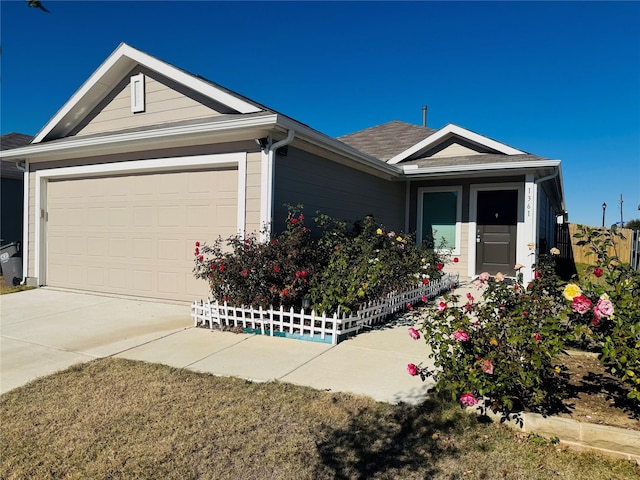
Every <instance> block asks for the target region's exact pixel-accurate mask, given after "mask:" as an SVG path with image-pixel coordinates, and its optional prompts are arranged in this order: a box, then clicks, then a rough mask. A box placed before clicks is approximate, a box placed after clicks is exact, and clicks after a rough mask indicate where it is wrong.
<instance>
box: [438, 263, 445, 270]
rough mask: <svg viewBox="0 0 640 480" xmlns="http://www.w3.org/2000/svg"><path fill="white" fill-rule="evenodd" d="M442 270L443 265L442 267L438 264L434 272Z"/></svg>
mask: <svg viewBox="0 0 640 480" xmlns="http://www.w3.org/2000/svg"><path fill="white" fill-rule="evenodd" d="M443 268H444V265H443V264H441V263H438V264H437V265H436V270H442V269H443Z"/></svg>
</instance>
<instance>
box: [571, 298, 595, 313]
mask: <svg viewBox="0 0 640 480" xmlns="http://www.w3.org/2000/svg"><path fill="white" fill-rule="evenodd" d="M589 308H591V300H589V299H588V298H587V297H585V296H584V295H578V296H577V297H573V303H572V304H571V310H573V311H574V312H576V313H579V314H580V315H584V314H585V313H587V312H588V311H589Z"/></svg>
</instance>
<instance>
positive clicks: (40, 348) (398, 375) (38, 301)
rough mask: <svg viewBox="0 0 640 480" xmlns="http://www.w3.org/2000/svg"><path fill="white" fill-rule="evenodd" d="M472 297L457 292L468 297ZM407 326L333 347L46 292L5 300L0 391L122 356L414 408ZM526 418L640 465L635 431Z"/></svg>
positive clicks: (168, 306) (177, 312)
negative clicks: (195, 324) (200, 325)
mask: <svg viewBox="0 0 640 480" xmlns="http://www.w3.org/2000/svg"><path fill="white" fill-rule="evenodd" d="M468 291H473V289H472V288H470V287H468V286H467V287H464V286H463V287H462V288H459V289H457V290H456V294H458V295H461V297H462V299H464V296H465V295H466V293H467V292H468ZM475 294H476V295H477V293H475ZM401 323H402V321H400V322H397V323H396V326H395V327H390V328H384V329H377V330H371V331H368V332H363V333H361V334H359V335H357V336H356V337H354V338H352V339H350V340H346V341H344V342H342V343H340V344H339V345H327V344H323V343H314V342H305V341H302V340H294V339H287V338H277V337H267V336H261V335H249V334H235V333H231V332H220V331H211V330H209V329H206V328H195V327H193V324H192V320H191V318H190V307H189V305H187V304H184V303H182V304H180V303H158V302H149V301H145V300H136V299H125V298H121V297H108V296H99V295H90V294H85V293H75V292H68V291H58V290H54V289H49V288H41V289H37V290H30V291H26V292H19V293H14V294H11V295H3V296H1V297H0V393H5V392H7V391H9V390H12V389H14V388H17V387H19V386H21V385H24V384H25V383H27V382H29V381H31V380H34V379H36V378H38V377H40V376H44V375H49V374H51V373H53V372H56V371H58V370H62V369H65V368H67V367H69V366H71V365H73V364H76V363H80V362H87V361H90V360H93V359H96V358H103V357H119V358H127V359H132V360H142V361H146V362H156V363H162V364H166V365H170V366H172V367H178V368H187V369H190V370H194V371H198V372H207V373H212V374H215V375H223V376H234V377H240V378H246V379H249V380H253V381H260V382H262V381H269V380H279V381H283V382H289V383H294V384H298V385H306V386H310V387H313V388H316V389H322V390H331V391H340V392H351V393H356V394H363V395H368V396H370V397H372V398H374V399H375V400H378V401H384V402H390V403H398V402H405V403H408V404H417V403H420V402H422V400H423V399H424V395H425V394H426V392H427V390H428V388H429V387H430V386H431V383H429V382H422V381H421V380H420V378H418V377H412V376H410V375H409V374H408V373H407V364H408V363H416V364H417V363H420V362H423V365H428V364H427V347H426V345H425V344H424V341H423V340H418V341H414V340H411V338H410V337H409V335H408V333H407V329H408V326H409V325H408V324H404V325H402V324H401ZM523 420H524V425H523V426H522V427H519V426H516V425H515V424H514V425H513V426H514V427H515V428H517V429H520V428H523V429H524V430H525V431H528V432H529V431H535V432H537V433H541V434H543V435H546V436H549V437H554V436H556V437H559V438H560V439H561V441H562V443H564V444H566V445H570V446H572V447H574V448H579V449H593V450H597V451H600V452H602V453H605V454H608V455H612V456H615V457H619V458H626V459H629V460H636V461H638V462H639V464H640V447H639V445H640V432H638V431H633V430H625V429H620V428H615V427H607V426H604V425H590V424H582V423H580V422H577V421H575V420H570V419H564V418H554V417H544V418H543V417H541V416H540V415H535V414H523Z"/></svg>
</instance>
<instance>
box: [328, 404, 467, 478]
mask: <svg viewBox="0 0 640 480" xmlns="http://www.w3.org/2000/svg"><path fill="white" fill-rule="evenodd" d="M474 424H477V419H476V418H475V417H473V416H471V415H469V414H467V413H465V412H464V411H463V410H462V409H460V407H459V406H457V405H454V404H451V403H448V402H446V401H443V400H441V399H438V398H430V399H428V400H427V401H426V402H424V403H423V404H421V405H419V406H408V405H400V406H399V407H398V408H396V409H393V410H390V411H388V413H386V414H384V415H380V414H379V411H378V412H376V411H372V410H365V411H362V412H359V413H358V414H357V415H354V416H353V417H352V418H351V419H350V421H349V424H348V426H347V427H345V428H333V427H332V426H331V425H324V426H323V427H322V428H321V434H320V435H319V436H318V439H317V440H316V444H317V449H318V452H319V454H320V459H321V464H322V466H323V468H326V469H328V470H331V471H332V472H333V474H334V478H336V479H368V478H373V477H376V478H380V477H385V478H386V476H387V475H386V474H389V473H390V472H394V474H395V475H397V474H401V476H400V477H395V476H394V477H393V478H405V477H404V476H402V472H405V473H406V474H411V475H415V474H416V473H417V472H419V474H420V476H421V478H431V477H432V476H434V475H435V474H436V473H438V468H437V463H438V460H440V459H442V458H443V457H447V456H450V457H457V456H458V455H459V454H460V449H459V447H458V446H457V443H458V441H457V440H456V439H455V437H456V436H457V435H459V434H461V433H462V432H463V431H464V430H465V429H468V428H469V427H471V426H472V425H474ZM324 473H325V474H326V470H325V472H324ZM320 476H321V475H320V472H318V477H320Z"/></svg>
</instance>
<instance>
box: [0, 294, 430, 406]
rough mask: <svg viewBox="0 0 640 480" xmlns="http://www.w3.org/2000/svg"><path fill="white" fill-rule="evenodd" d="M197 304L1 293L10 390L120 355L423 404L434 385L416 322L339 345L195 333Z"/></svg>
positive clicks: (3, 387) (4, 382)
mask: <svg viewBox="0 0 640 480" xmlns="http://www.w3.org/2000/svg"><path fill="white" fill-rule="evenodd" d="M192 325H193V324H192V321H191V318H190V307H189V305H186V304H179V303H158V302H149V301H144V300H137V299H126V298H122V297H108V296H99V295H91V294H85V293H76V292H68V291H58V290H54V289H49V288H40V289H37V290H30V291H25V292H19V293H14V294H11V295H3V296H2V297H0V393H4V392H7V391H9V390H11V389H13V388H16V387H18V386H20V385H23V384H25V383H27V382H28V381H31V380H33V379H35V378H37V377H40V376H43V375H48V374H51V373H53V372H55V371H58V370H61V369H64V368H67V367H69V366H71V365H73V364H75V363H79V362H85V361H89V360H92V359H95V358H102V357H109V356H115V357H119V358H128V359H133V360H143V361H148V362H157V363H163V364H166V365H170V366H173V367H178V368H188V369H190V370H194V371H199V372H208V373H212V374H215V375H224V376H235V377H241V378H246V379H249V380H254V381H269V380H279V381H284V382H290V383H294V384H298V385H306V386H310V387H313V388H317V389H326V390H333V391H342V392H352V393H356V394H364V395H368V396H370V397H372V398H374V399H375V400H379V401H385V402H391V403H398V402H406V403H410V404H416V403H419V402H421V401H422V400H423V399H424V394H425V393H426V391H427V389H428V388H429V386H430V384H429V383H428V382H422V381H421V380H420V379H419V378H416V377H411V376H410V375H409V374H408V373H407V364H408V363H416V364H417V363H420V362H423V364H425V362H426V360H427V358H426V357H427V347H426V346H425V344H424V342H423V341H422V340H418V341H414V340H411V338H410V337H409V335H408V333H407V328H408V325H403V326H397V327H395V328H386V329H381V330H372V331H368V332H365V333H362V334H360V335H358V336H356V337H354V338H352V339H350V340H346V341H344V342H342V343H340V344H339V345H327V344H321V343H314V342H305V341H300V340H294V339H287V338H277V337H267V336H261V335H250V334H235V333H231V332H220V331H211V330H208V329H205V328H194V327H193V326H192Z"/></svg>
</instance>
